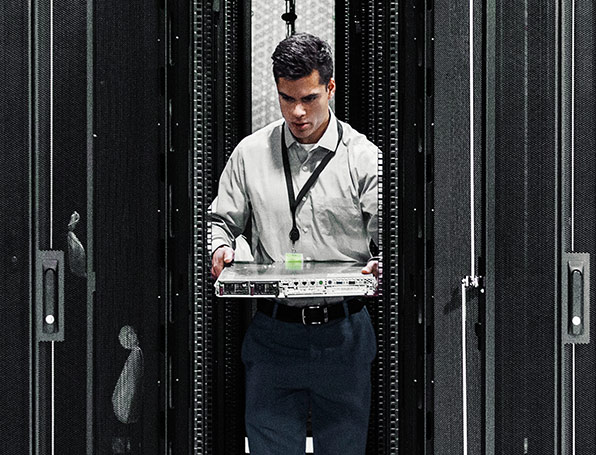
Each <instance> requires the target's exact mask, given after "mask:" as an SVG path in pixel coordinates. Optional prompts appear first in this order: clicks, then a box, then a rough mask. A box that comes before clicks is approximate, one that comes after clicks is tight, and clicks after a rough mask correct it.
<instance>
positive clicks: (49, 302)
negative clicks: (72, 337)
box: [35, 251, 64, 341]
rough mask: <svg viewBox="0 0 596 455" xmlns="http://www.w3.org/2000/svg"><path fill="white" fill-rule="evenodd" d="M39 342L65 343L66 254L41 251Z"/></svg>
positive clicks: (38, 279) (37, 286)
mask: <svg viewBox="0 0 596 455" xmlns="http://www.w3.org/2000/svg"><path fill="white" fill-rule="evenodd" d="M35 281H36V312H35V314H36V331H37V340H38V341H64V253H63V252H62V251H39V252H38V254H37V267H36V280H35Z"/></svg>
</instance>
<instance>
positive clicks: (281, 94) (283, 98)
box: [279, 93, 293, 101]
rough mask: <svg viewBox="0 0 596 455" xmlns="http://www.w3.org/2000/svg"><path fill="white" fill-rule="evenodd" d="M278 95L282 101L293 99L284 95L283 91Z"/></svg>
mask: <svg viewBox="0 0 596 455" xmlns="http://www.w3.org/2000/svg"><path fill="white" fill-rule="evenodd" d="M279 96H281V99H282V100H284V101H292V100H293V98H292V97H291V96H288V95H284V94H283V93H280V94H279Z"/></svg>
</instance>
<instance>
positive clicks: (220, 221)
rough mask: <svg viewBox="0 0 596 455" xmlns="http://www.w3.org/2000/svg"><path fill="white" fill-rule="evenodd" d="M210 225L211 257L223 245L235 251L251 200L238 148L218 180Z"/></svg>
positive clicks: (211, 209) (239, 147)
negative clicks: (236, 241)
mask: <svg viewBox="0 0 596 455" xmlns="http://www.w3.org/2000/svg"><path fill="white" fill-rule="evenodd" d="M209 215H210V221H211V253H213V252H214V251H215V250H216V249H217V248H219V247H220V246H222V245H229V246H231V247H233V248H235V239H236V237H238V236H239V235H240V234H242V232H244V229H245V227H246V223H247V221H248V218H249V217H250V200H249V197H248V194H247V188H246V175H245V168H244V158H243V153H242V148H241V144H240V145H238V147H236V149H235V150H234V152H233V153H232V155H231V156H230V159H229V160H228V162H227V163H226V166H225V168H224V171H223V173H222V174H221V177H220V180H219V187H218V193H217V197H216V198H215V199H214V200H213V202H212V204H211V207H210V208H209Z"/></svg>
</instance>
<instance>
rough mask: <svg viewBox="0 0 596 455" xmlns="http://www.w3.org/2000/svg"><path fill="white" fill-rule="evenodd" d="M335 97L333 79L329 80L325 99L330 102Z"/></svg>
mask: <svg viewBox="0 0 596 455" xmlns="http://www.w3.org/2000/svg"><path fill="white" fill-rule="evenodd" d="M333 95H335V79H333V78H331V79H329V83H328V84H327V99H328V100H330V99H331V98H333Z"/></svg>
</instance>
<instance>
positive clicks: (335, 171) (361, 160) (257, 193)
mask: <svg viewBox="0 0 596 455" xmlns="http://www.w3.org/2000/svg"><path fill="white" fill-rule="evenodd" d="M337 122H338V120H337V119H336V117H335V115H334V114H333V112H332V111H331V110H330V121H329V125H328V127H327V129H326V131H325V133H324V134H323V136H322V137H321V139H320V140H319V142H318V143H317V145H316V146H315V147H314V148H313V149H312V150H310V151H307V150H305V149H303V148H302V147H301V146H300V144H299V143H298V142H297V141H296V139H295V138H294V136H293V135H292V134H291V132H290V130H289V128H288V127H287V125H285V123H284V122H283V120H278V121H276V122H273V123H271V124H269V125H268V126H266V127H264V128H262V129H260V130H258V131H256V132H255V133H253V134H251V135H250V136H247V137H246V138H244V139H243V140H242V141H241V142H240V143H239V144H238V146H237V147H236V149H235V150H234V152H233V153H232V155H231V156H230V159H229V160H228V162H227V164H226V167H225V169H224V171H223V173H222V175H221V178H220V181H219V190H218V196H217V197H216V198H215V200H214V201H213V203H212V205H211V223H212V224H211V227H212V237H211V250H212V251H215V249H217V248H218V247H220V246H222V245H229V246H234V239H235V238H236V237H237V236H239V235H240V234H241V233H242V232H243V231H244V229H245V226H246V223H247V221H248V220H249V217H252V239H251V244H252V250H253V255H254V258H255V261H256V262H259V263H261V262H271V261H276V262H277V261H284V260H285V255H286V253H291V252H293V251H294V250H295V252H296V253H302V255H303V258H304V260H305V261H356V262H366V261H367V260H368V258H369V257H370V251H369V244H370V240H371V239H372V240H373V241H374V242H375V243H376V244H378V238H377V236H378V216H377V214H378V199H377V181H378V177H377V172H378V163H379V149H378V148H377V147H376V146H375V145H374V144H372V143H371V142H370V141H369V140H368V139H366V137H365V136H364V135H362V134H360V133H358V132H357V131H356V130H354V129H353V128H352V127H350V126H349V125H348V124H346V123H344V122H341V124H342V127H343V137H342V140H341V143H340V144H339V147H338V148H337V152H336V153H335V156H334V157H333V158H332V159H331V161H330V162H329V164H327V167H325V169H324V170H323V172H322V173H321V174H320V175H319V177H318V179H317V180H316V182H315V183H314V185H313V186H312V187H311V189H310V191H309V192H308V193H307V195H306V196H305V197H304V199H303V201H302V202H301V204H300V205H299V206H298V209H297V210H296V225H297V227H298V229H299V230H300V239H299V240H298V241H297V242H296V243H295V245H292V242H291V240H290V238H289V232H290V230H291V228H292V213H291V211H290V206H289V202H288V194H287V188H286V181H285V175H284V167H283V161H282V152H281V129H282V128H285V129H286V131H285V138H286V145H287V147H288V156H289V161H290V169H291V171H292V180H293V184H294V194H295V195H298V193H299V191H300V189H301V188H302V187H303V186H304V183H305V182H306V181H307V180H308V178H309V176H310V175H311V174H312V173H313V171H314V170H315V169H316V167H317V166H318V164H319V163H320V162H321V160H322V159H323V158H324V157H325V155H327V153H328V152H329V151H333V150H335V147H336V145H337V141H338V137H337V133H338V131H337Z"/></svg>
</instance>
